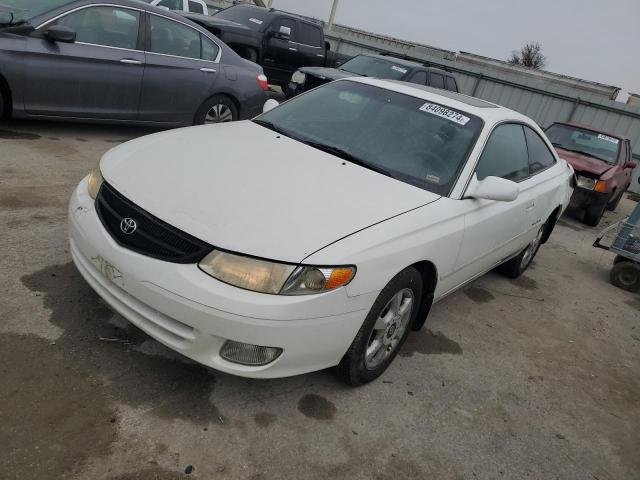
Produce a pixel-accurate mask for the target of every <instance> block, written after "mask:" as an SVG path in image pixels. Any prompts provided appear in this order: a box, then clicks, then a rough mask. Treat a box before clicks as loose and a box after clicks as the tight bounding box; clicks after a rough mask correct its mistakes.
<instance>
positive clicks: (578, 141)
mask: <svg viewBox="0 0 640 480" xmlns="http://www.w3.org/2000/svg"><path fill="white" fill-rule="evenodd" d="M545 133H546V134H547V137H548V138H549V140H550V141H551V143H553V145H554V146H556V147H558V148H563V149H565V150H570V151H572V152H577V153H582V154H584V155H588V156H590V157H594V158H597V159H598V160H602V161H604V162H607V163H612V164H613V163H616V160H617V158H618V151H619V150H620V139H619V138H615V137H610V136H609V135H604V134H602V133H598V132H593V131H591V130H587V129H585V128H579V127H574V126H572V125H562V124H560V123H556V124H554V125H551V126H550V127H549V128H548V129H547V131H546V132H545Z"/></svg>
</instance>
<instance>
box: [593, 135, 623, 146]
mask: <svg viewBox="0 0 640 480" xmlns="http://www.w3.org/2000/svg"><path fill="white" fill-rule="evenodd" d="M598 138H599V139H600V140H606V141H607V142H611V143H615V144H616V145H617V144H618V142H619V141H620V140H618V139H617V138H613V137H610V136H609V135H603V134H600V135H598Z"/></svg>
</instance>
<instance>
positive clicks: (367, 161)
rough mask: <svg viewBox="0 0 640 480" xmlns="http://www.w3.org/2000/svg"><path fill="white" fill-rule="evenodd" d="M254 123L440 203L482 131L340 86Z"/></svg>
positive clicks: (392, 98) (349, 84)
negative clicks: (436, 197) (431, 195)
mask: <svg viewBox="0 0 640 480" xmlns="http://www.w3.org/2000/svg"><path fill="white" fill-rule="evenodd" d="M254 121H255V122H256V123H259V124H261V125H264V126H265V127H267V128H271V129H273V130H276V131H278V132H280V133H282V134H284V135H286V136H288V137H291V138H294V139H296V140H299V141H302V142H306V143H309V144H311V145H312V146H314V147H316V148H319V149H321V150H325V151H327V152H329V153H331V154H333V155H336V156H338V157H342V158H344V159H345V160H347V161H351V162H353V163H357V164H359V165H362V166H364V167H365V168H370V169H372V170H375V171H378V172H381V173H383V174H387V175H389V176H392V177H393V178H396V179H398V180H401V181H403V182H405V183H409V184H411V185H415V186H417V187H419V188H422V189H424V190H428V191H430V192H433V193H437V194H439V195H448V194H449V192H450V191H451V189H452V187H453V184H454V183H455V181H456V178H457V176H458V172H459V171H460V169H461V168H462V167H463V166H464V164H465V161H466V158H467V156H468V154H469V153H470V151H471V148H472V147H473V145H474V143H475V140H476V138H477V136H478V134H479V133H480V130H481V129H482V120H480V118H478V117H476V116H474V115H470V114H468V113H465V112H462V111H457V110H454V109H451V108H448V107H446V106H443V105H442V104H439V103H435V102H427V101H425V100H423V99H419V98H416V97H412V96H409V95H404V94H401V93H398V92H393V91H390V90H386V89H383V88H379V87H374V86H371V85H365V84H361V83H359V82H353V81H346V80H340V81H337V82H333V83H330V84H327V85H325V86H323V87H320V88H317V89H315V90H312V91H310V92H308V93H305V94H303V95H300V96H298V97H295V98H293V99H292V100H289V101H288V102H286V103H284V104H282V105H281V106H279V107H278V108H275V109H273V110H271V111H269V112H267V113H265V114H263V115H260V116H259V117H258V118H257V119H256V120H254ZM381 193H383V192H381Z"/></svg>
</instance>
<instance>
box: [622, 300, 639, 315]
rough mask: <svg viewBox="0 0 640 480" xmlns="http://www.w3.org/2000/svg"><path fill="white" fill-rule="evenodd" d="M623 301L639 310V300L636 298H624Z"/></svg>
mask: <svg viewBox="0 0 640 480" xmlns="http://www.w3.org/2000/svg"><path fill="white" fill-rule="evenodd" d="M624 303H626V304H627V305H629V306H630V307H631V308H633V309H634V310H637V311H639V312H640V300H637V299H636V300H626V301H625V302H624Z"/></svg>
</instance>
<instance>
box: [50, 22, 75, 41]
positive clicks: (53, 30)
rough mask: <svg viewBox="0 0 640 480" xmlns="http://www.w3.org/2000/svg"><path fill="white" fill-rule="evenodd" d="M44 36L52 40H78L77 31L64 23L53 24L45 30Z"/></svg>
mask: <svg viewBox="0 0 640 480" xmlns="http://www.w3.org/2000/svg"><path fill="white" fill-rule="evenodd" d="M44 36H45V37H46V38H47V39H48V40H51V41H52V42H63V43H73V42H75V41H76V32H75V30H72V29H71V28H69V27H65V26H64V25H53V26H52V27H49V28H47V29H46V30H45V32H44Z"/></svg>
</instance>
